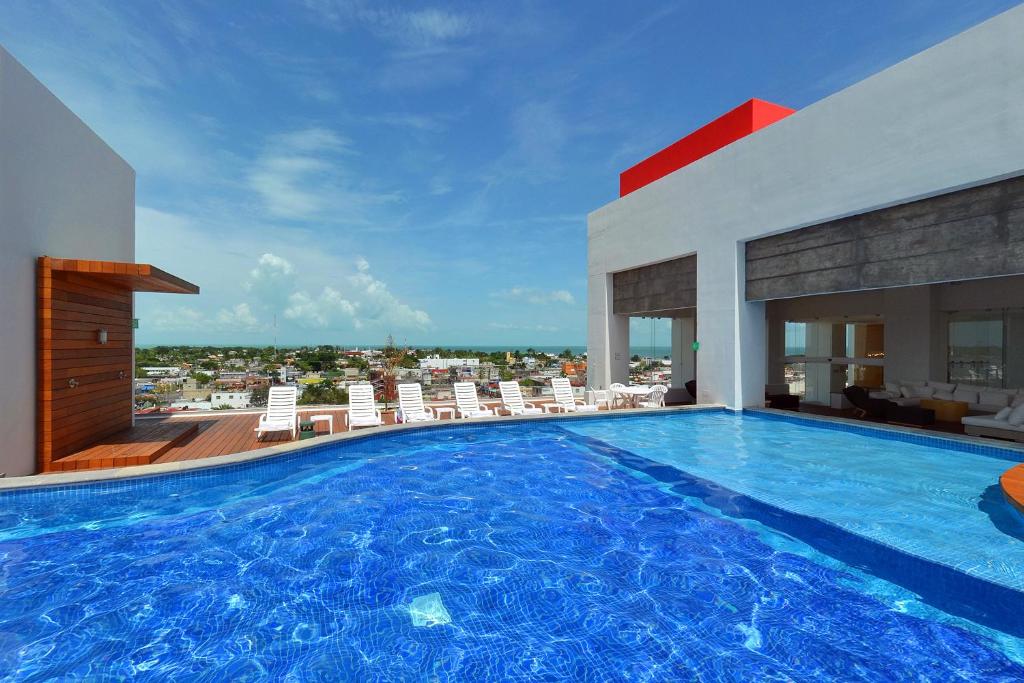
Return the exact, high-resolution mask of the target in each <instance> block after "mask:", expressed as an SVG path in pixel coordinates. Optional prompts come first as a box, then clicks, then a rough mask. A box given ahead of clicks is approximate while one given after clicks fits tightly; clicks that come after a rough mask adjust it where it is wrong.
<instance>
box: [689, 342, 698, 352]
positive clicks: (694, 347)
mask: <svg viewBox="0 0 1024 683" xmlns="http://www.w3.org/2000/svg"><path fill="white" fill-rule="evenodd" d="M690 346H692V347H693V350H694V351H699V350H700V342H699V341H695V342H693V343H692V344H690Z"/></svg>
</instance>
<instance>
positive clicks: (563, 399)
mask: <svg viewBox="0 0 1024 683" xmlns="http://www.w3.org/2000/svg"><path fill="white" fill-rule="evenodd" d="M551 389H552V390H553V391H554V392H555V400H554V403H547V404H545V405H544V410H545V411H547V412H549V413H555V412H561V413H592V412H595V411H596V410H597V406H594V405H588V404H587V403H585V402H584V401H583V400H581V399H578V398H576V397H575V396H574V395H573V393H572V384H570V383H569V380H568V379H567V378H565V377H552V378H551Z"/></svg>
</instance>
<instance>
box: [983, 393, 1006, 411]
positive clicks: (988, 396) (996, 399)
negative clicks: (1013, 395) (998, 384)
mask: <svg viewBox="0 0 1024 683" xmlns="http://www.w3.org/2000/svg"><path fill="white" fill-rule="evenodd" d="M1009 398H1010V397H1009V396H1007V395H1006V394H1004V393H1003V392H1001V391H983V392H981V393H980V394H979V395H978V403H982V404H984V405H987V406H999V407H1002V406H1005V405H1007V404H1008V403H1009V402H1010V401H1009Z"/></svg>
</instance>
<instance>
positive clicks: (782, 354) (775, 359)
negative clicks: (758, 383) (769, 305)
mask: <svg viewBox="0 0 1024 683" xmlns="http://www.w3.org/2000/svg"><path fill="white" fill-rule="evenodd" d="M765 334H766V336H767V353H766V354H765V375H766V380H767V382H766V383H767V384H784V383H785V382H786V321H785V320H784V319H782V318H776V317H769V318H768V319H767V320H766V321H765Z"/></svg>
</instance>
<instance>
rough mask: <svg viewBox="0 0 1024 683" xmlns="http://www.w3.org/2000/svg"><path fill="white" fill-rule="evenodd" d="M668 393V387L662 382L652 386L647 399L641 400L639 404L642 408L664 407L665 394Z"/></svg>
mask: <svg viewBox="0 0 1024 683" xmlns="http://www.w3.org/2000/svg"><path fill="white" fill-rule="evenodd" d="M667 393H668V387H666V386H664V385H662V384H655V385H654V386H653V387H651V392H650V393H649V394H647V399H646V400H644V401H640V403H639V405H640V407H641V408H664V407H665V394H667Z"/></svg>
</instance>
